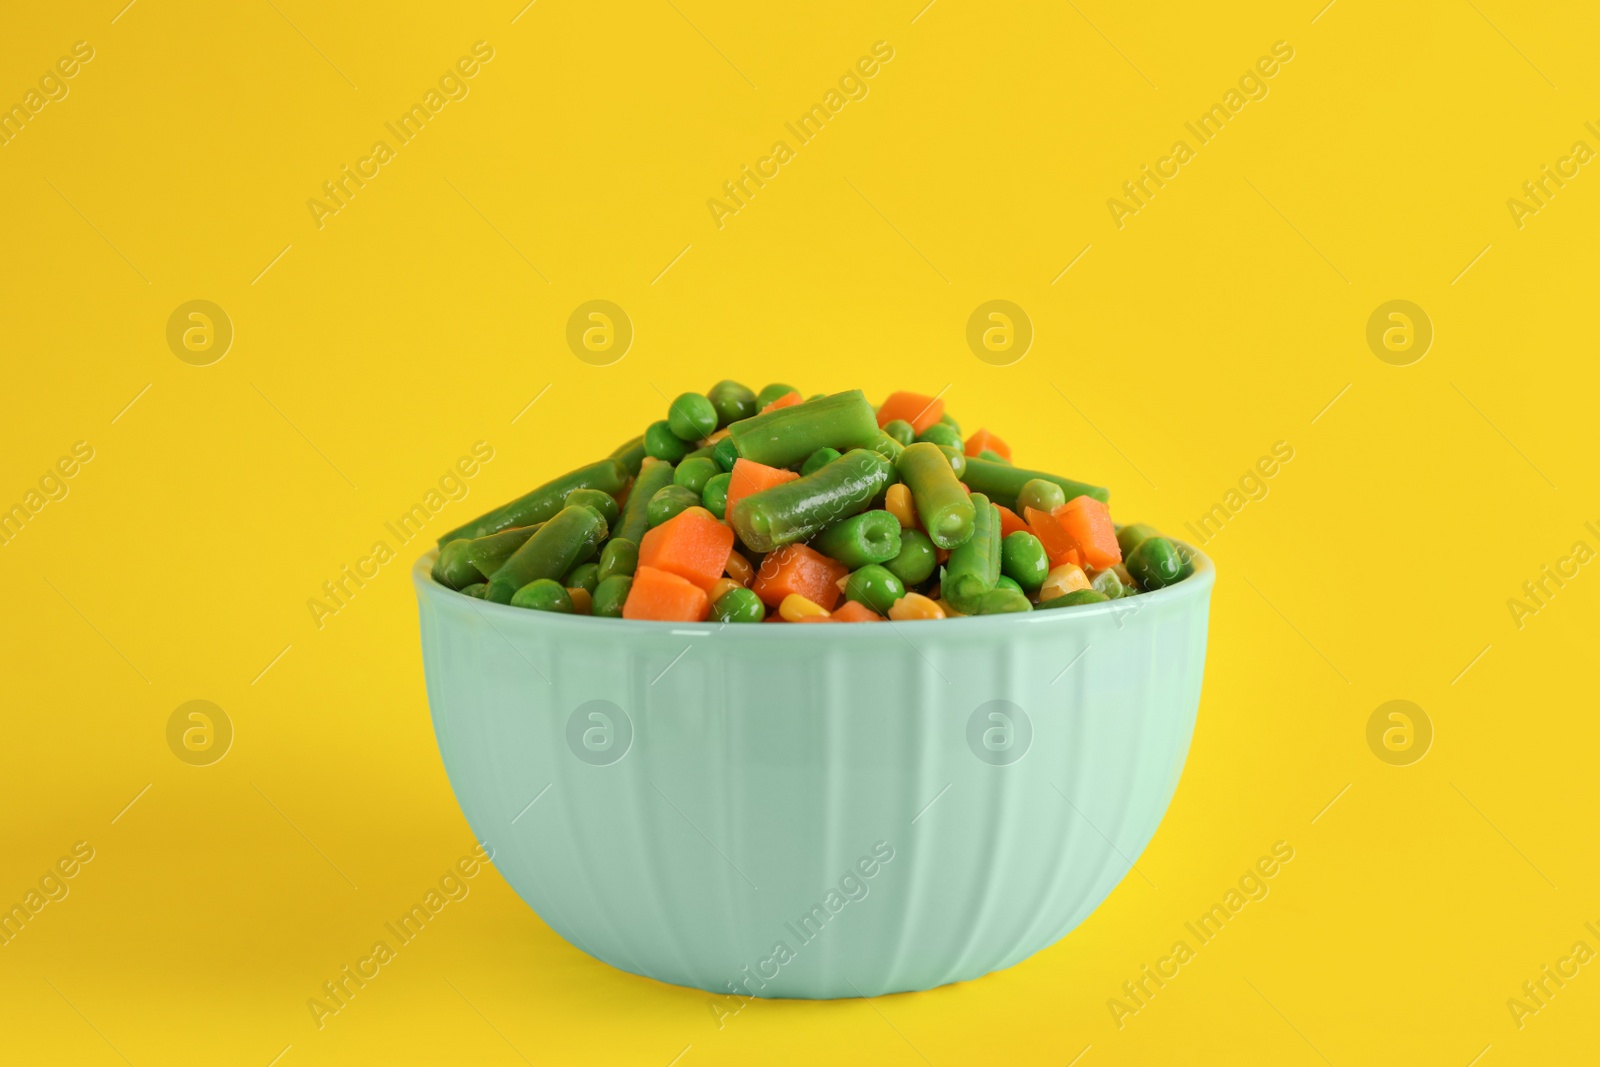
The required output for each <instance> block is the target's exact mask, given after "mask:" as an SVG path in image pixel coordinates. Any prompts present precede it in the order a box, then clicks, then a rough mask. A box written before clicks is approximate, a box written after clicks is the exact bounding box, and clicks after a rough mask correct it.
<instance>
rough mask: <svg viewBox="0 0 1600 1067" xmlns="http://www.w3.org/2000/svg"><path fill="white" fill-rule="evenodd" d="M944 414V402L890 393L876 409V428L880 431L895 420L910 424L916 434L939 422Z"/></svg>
mask: <svg viewBox="0 0 1600 1067" xmlns="http://www.w3.org/2000/svg"><path fill="white" fill-rule="evenodd" d="M943 414H944V400H943V399H942V398H940V397H936V396H923V395H922V394H921V393H904V392H901V393H890V394H889V399H887V400H885V401H884V402H883V406H882V407H880V408H879V409H878V426H879V428H880V429H881V428H882V427H884V426H887V425H889V424H890V423H891V422H893V421H894V420H895V419H901V420H903V421H905V422H909V423H910V424H911V428H912V429H913V430H915V431H917V432H918V433H921V432H922V431H923V430H926V429H927V428H928V427H929V426H932V425H933V424H934V423H936V422H938V421H939V418H940V417H941V416H942V415H943Z"/></svg>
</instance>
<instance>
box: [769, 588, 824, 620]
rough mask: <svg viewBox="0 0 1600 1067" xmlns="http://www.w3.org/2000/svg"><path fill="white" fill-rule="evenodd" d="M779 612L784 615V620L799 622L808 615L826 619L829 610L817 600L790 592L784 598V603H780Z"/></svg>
mask: <svg viewBox="0 0 1600 1067" xmlns="http://www.w3.org/2000/svg"><path fill="white" fill-rule="evenodd" d="M778 614H779V615H781V616H783V621H784V622H799V621H800V620H801V619H804V618H807V617H818V618H823V619H826V618H827V617H828V610H827V609H826V608H824V607H823V606H822V605H821V604H818V603H816V602H815V601H812V600H807V599H806V598H805V597H803V596H801V595H800V594H799V593H790V594H789V595H788V596H786V597H784V598H783V603H781V604H779V605H778Z"/></svg>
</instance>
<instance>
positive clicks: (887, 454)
mask: <svg viewBox="0 0 1600 1067" xmlns="http://www.w3.org/2000/svg"><path fill="white" fill-rule="evenodd" d="M872 450H873V451H874V452H876V453H878V455H880V456H882V457H883V458H884V459H886V460H888V461H889V462H890V463H899V462H900V454H901V453H902V452H904V451H905V450H906V446H905V445H903V444H901V443H900V442H899V441H898V440H896V439H895V438H893V437H890V436H889V435H888V434H887V433H885V432H884V431H882V430H879V431H878V439H877V440H876V441H874V442H873V443H872Z"/></svg>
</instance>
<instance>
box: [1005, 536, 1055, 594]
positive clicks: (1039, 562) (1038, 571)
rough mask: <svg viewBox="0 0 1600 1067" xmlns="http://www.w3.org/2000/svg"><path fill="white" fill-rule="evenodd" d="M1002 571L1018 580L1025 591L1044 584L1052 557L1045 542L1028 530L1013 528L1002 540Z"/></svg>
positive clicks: (1013, 579) (1029, 591)
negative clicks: (1046, 553)
mask: <svg viewBox="0 0 1600 1067" xmlns="http://www.w3.org/2000/svg"><path fill="white" fill-rule="evenodd" d="M1000 573H1001V574H1003V575H1005V576H1006V577H1007V578H1010V579H1011V580H1012V581H1014V582H1016V583H1017V585H1018V586H1019V587H1020V588H1021V589H1022V591H1023V592H1025V593H1031V592H1033V591H1034V590H1035V589H1038V588H1039V587H1040V586H1041V585H1043V584H1044V580H1045V578H1046V577H1047V576H1048V575H1049V574H1050V557H1049V556H1047V555H1045V551H1044V544H1043V543H1042V542H1041V541H1040V540H1039V539H1038V538H1037V537H1035V536H1033V534H1031V533H1029V532H1028V531H1026V530H1013V531H1012V532H1011V533H1008V534H1006V536H1005V540H1003V541H1001V542H1000Z"/></svg>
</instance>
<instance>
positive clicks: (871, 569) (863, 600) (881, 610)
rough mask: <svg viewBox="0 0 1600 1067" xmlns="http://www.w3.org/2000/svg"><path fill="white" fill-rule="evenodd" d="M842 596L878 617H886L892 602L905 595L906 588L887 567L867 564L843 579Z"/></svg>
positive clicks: (892, 604)
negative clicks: (873, 612)
mask: <svg viewBox="0 0 1600 1067" xmlns="http://www.w3.org/2000/svg"><path fill="white" fill-rule="evenodd" d="M844 595H845V599H846V600H854V601H855V602H856V603H858V604H864V605H866V606H867V607H869V608H871V609H872V610H873V611H876V612H877V613H878V614H879V615H887V614H889V609H890V608H892V607H893V606H894V602H895V601H896V600H899V599H900V598H901V597H903V596H905V595H906V587H905V585H904V583H902V582H901V581H900V579H899V578H896V577H895V576H894V572H893V571H891V570H889V569H888V568H887V567H883V566H880V565H879V564H876V563H869V564H867V565H866V566H865V567H862V568H860V569H859V570H855V571H852V572H851V573H850V577H849V578H846V579H845V583H844Z"/></svg>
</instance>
